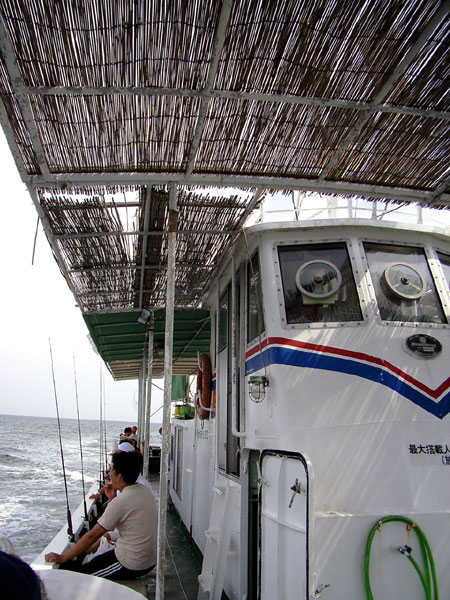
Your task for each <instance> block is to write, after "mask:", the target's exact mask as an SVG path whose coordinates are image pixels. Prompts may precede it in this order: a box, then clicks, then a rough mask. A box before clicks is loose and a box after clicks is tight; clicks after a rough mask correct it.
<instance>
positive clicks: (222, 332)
mask: <svg viewBox="0 0 450 600" xmlns="http://www.w3.org/2000/svg"><path fill="white" fill-rule="evenodd" d="M228 296H229V294H228V289H227V290H226V292H224V293H223V294H222V296H221V297H220V300H219V352H220V351H221V350H223V349H224V348H225V347H226V346H227V344H228V304H229V299H228Z"/></svg>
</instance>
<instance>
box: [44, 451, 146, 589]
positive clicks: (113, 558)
mask: <svg viewBox="0 0 450 600" xmlns="http://www.w3.org/2000/svg"><path fill="white" fill-rule="evenodd" d="M141 460H142V459H140V458H139V456H138V454H137V453H134V452H119V453H117V454H114V455H113V457H112V468H111V485H112V488H113V489H114V491H116V492H117V491H119V492H121V493H120V495H118V496H116V497H115V498H113V499H112V500H111V502H110V503H109V504H108V506H107V508H106V510H105V512H104V513H103V515H102V516H101V517H100V519H99V520H98V522H97V524H96V525H95V527H94V528H93V529H92V530H91V531H89V532H88V533H86V534H85V535H84V536H83V537H82V538H81V539H80V540H79V541H78V542H77V543H76V544H75V545H74V546H73V547H72V548H70V549H69V550H67V551H66V552H64V554H56V553H54V552H50V553H49V554H47V555H46V556H45V560H46V561H47V562H56V563H58V564H60V565H64V566H63V567H62V568H64V569H68V570H71V571H78V572H81V573H88V574H91V575H97V576H98V577H104V578H106V579H131V578H134V577H140V576H141V575H145V574H146V573H148V572H149V571H150V570H151V569H152V568H153V567H154V566H155V564H156V543H157V527H158V512H157V508H156V502H155V499H154V497H153V494H152V492H151V491H150V490H149V489H148V488H147V487H146V486H144V485H141V484H139V483H136V480H137V478H138V475H139V471H140V466H141ZM115 528H116V529H118V531H119V539H118V540H117V542H116V545H115V547H114V548H113V549H111V550H110V551H108V552H105V553H104V554H101V555H100V556H97V557H95V558H93V559H92V560H91V561H90V562H88V563H86V564H79V563H78V562H71V561H72V559H73V558H75V557H77V556H79V555H80V554H83V553H84V552H85V551H86V550H87V549H88V548H90V547H91V546H92V544H94V542H96V541H97V540H98V539H99V538H100V537H101V536H102V535H103V534H104V533H105V531H111V530H113V529H115Z"/></svg>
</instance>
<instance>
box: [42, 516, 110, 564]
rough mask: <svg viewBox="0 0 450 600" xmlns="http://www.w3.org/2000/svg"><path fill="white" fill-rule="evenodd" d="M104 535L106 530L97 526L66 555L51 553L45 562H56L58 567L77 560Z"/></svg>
mask: <svg viewBox="0 0 450 600" xmlns="http://www.w3.org/2000/svg"><path fill="white" fill-rule="evenodd" d="M104 533H105V529H103V527H102V526H101V525H98V524H97V525H95V527H93V528H92V529H91V531H89V532H88V533H86V534H85V535H83V537H82V538H81V539H79V540H78V542H77V543H76V544H75V546H72V548H69V550H67V551H66V552H64V554H57V553H56V552H50V553H49V554H46V555H45V560H46V561H47V562H55V563H57V564H58V565H61V564H63V563H65V562H67V561H68V560H71V559H72V558H75V557H76V556H78V555H79V554H81V553H82V552H85V551H86V550H87V549H88V548H90V547H91V546H92V544H93V543H94V542H96V541H97V540H98V539H99V538H101V537H102V535H103V534H104Z"/></svg>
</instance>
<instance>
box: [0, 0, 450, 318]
mask: <svg viewBox="0 0 450 600" xmlns="http://www.w3.org/2000/svg"><path fill="white" fill-rule="evenodd" d="M222 5H223V3H222V2H219V1H218V0H202V2H199V1H198V0H193V1H191V2H184V1H176V2H171V3H170V2H169V3H167V2H166V3H163V2H160V1H159V0H140V1H139V2H135V1H131V0H102V1H101V2H98V1H97V0H86V1H85V2H72V3H70V2H66V3H62V2H56V3H55V2H54V1H53V0H28V1H27V2H25V1H23V0H21V1H20V2H18V1H16V0H1V2H0V17H1V20H2V22H3V24H4V28H5V30H6V33H7V35H6V36H3V43H2V42H1V41H0V96H1V99H2V101H3V107H4V110H3V111H2V112H0V117H1V120H2V123H3V125H4V127H5V129H6V130H7V133H8V141H9V143H10V145H11V144H12V145H15V149H16V151H15V157H16V161H17V162H19V163H20V165H19V170H20V173H21V176H22V178H23V180H24V182H25V183H26V184H27V185H28V186H29V188H30V190H31V191H32V192H33V197H34V192H35V190H36V189H37V198H38V200H37V202H38V203H39V204H40V206H38V209H39V210H40V209H41V208H42V210H43V211H44V214H45V219H46V232H47V235H48V236H49V239H50V241H51V243H52V248H53V250H54V253H55V256H57V259H58V261H59V263H60V268H61V270H62V271H63V273H64V275H65V276H66V278H67V279H68V281H69V284H70V286H71V289H72V290H74V292H75V295H76V297H77V301H78V302H79V305H80V307H81V309H82V310H83V311H84V312H102V311H108V310H110V311H113V310H117V309H126V310H129V309H139V308H140V307H141V306H142V305H148V306H163V305H164V303H165V284H166V277H167V276H166V271H165V265H166V263H167V258H166V255H167V245H168V241H167V240H168V238H167V228H168V197H169V189H168V188H167V187H164V186H162V185H161V183H167V184H171V183H173V184H175V185H178V191H177V196H178V229H179V230H180V231H182V232H183V235H179V236H178V240H177V255H176V260H177V265H178V266H177V274H176V303H177V305H179V306H196V305H197V304H198V302H199V299H200V297H201V294H202V291H203V290H204V289H205V285H206V282H207V280H208V277H209V276H210V274H211V271H213V269H214V267H215V266H216V265H217V262H218V261H219V259H220V257H221V256H222V255H223V254H224V252H225V250H226V248H227V247H228V244H229V241H230V239H232V238H233V236H234V234H236V231H237V228H238V227H239V226H240V224H241V219H243V218H244V217H245V216H246V215H247V209H248V207H249V206H250V205H251V202H252V200H251V198H252V194H253V193H254V191H255V190H256V189H258V190H259V192H260V191H262V192H263V193H265V192H266V191H268V190H269V188H270V190H277V189H279V188H281V189H284V190H285V193H286V189H285V188H287V186H288V185H292V186H293V187H294V188H295V189H305V187H307V189H314V190H319V191H327V192H335V193H336V192H337V191H338V190H339V191H341V192H342V191H343V192H344V193H345V194H346V195H347V194H349V193H350V192H352V191H353V192H354V193H355V194H356V195H358V196H361V195H365V197H366V198H367V199H369V200H371V199H375V197H376V196H377V195H378V196H382V197H383V198H382V199H381V200H380V198H378V201H383V199H384V198H386V202H392V203H394V204H395V203H402V202H410V201H416V199H418V198H419V199H420V202H421V203H422V204H423V205H426V204H430V205H433V206H435V207H437V208H439V207H443V206H450V200H449V197H448V196H447V195H445V194H444V192H446V190H447V189H448V153H449V139H450V135H449V133H450V119H449V114H450V96H449V86H448V80H449V75H450V60H449V57H450V43H449V42H450V20H449V19H448V16H447V18H445V11H446V10H448V8H447V6H446V4H444V3H442V2H440V0H426V1H419V0H412V1H411V2H408V3H400V2H385V1H384V0H373V1H372V2H366V1H365V0H355V1H354V2H341V1H339V0H327V1H319V2H318V1H317V0H304V1H303V2H298V1H297V0H264V1H263V0H247V1H246V2H233V3H232V6H231V12H230V14H229V15H228V14H227V13H226V11H225V12H222ZM219 23H220V24H219ZM222 33H223V35H221V34H222ZM216 67H217V70H216ZM245 94H247V96H245ZM380 102H383V105H382V106H379V105H378V104H377V103H380ZM389 111H392V112H389ZM236 181H239V183H240V184H241V185H242V186H245V189H246V193H245V194H244V192H243V191H242V190H241V191H237V190H234V191H230V190H223V189H217V188H213V187H210V188H209V189H207V188H205V187H203V184H204V183H205V182H207V183H210V184H211V185H214V184H216V183H217V184H218V185H220V186H222V185H226V184H227V185H233V186H235V185H236ZM112 182H120V184H121V185H112ZM188 183H189V184H192V185H191V187H189V188H188V187H184V185H185V184H188ZM156 184H157V185H156ZM194 184H198V185H197V186H195V187H194ZM277 185H278V186H279V188H277ZM36 186H37V188H36ZM150 186H152V189H151V194H150V197H151V202H150V213H149V222H148V224H147V223H146V222H145V220H144V199H145V197H146V194H147V192H149V191H150V190H149V189H148V188H149V187H150ZM308 186H309V187H308ZM250 188H251V189H250ZM259 192H258V193H259ZM443 194H444V195H443ZM147 225H148V226H147ZM230 232H231V233H230ZM149 233H151V234H152V235H148V234H149Z"/></svg>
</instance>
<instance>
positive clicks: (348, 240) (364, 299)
mask: <svg viewBox="0 0 450 600" xmlns="http://www.w3.org/2000/svg"><path fill="white" fill-rule="evenodd" d="M357 240H358V241H359V238H357ZM333 243H336V244H345V246H346V250H347V254H348V258H349V262H350V266H351V269H352V274H353V280H354V283H355V288H356V294H357V297H358V300H359V305H360V309H361V320H359V321H314V322H311V323H288V322H287V315H286V306H285V301H284V288H283V277H282V273H281V264H280V259H279V253H278V249H279V248H280V247H282V246H297V245H298V246H313V245H317V246H320V245H323V244H333ZM354 244H355V238H353V237H350V236H348V237H342V236H341V237H336V238H331V239H327V240H326V241H324V240H323V239H318V238H312V239H311V238H302V239H298V238H293V239H289V240H278V241H276V242H274V243H273V245H272V256H273V263H274V268H275V280H276V289H277V299H278V307H279V312H280V316H281V323H280V324H281V328H282V329H286V330H289V331H292V330H296V329H299V330H305V329H336V328H341V327H362V326H364V325H367V323H368V314H367V305H368V301H369V297H368V295H367V291H366V288H365V287H364V283H363V281H362V278H361V279H358V278H357V277H356V276H357V275H358V274H359V272H360V269H361V266H360V265H359V264H358V262H357V260H356V258H355V251H354Z"/></svg>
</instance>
